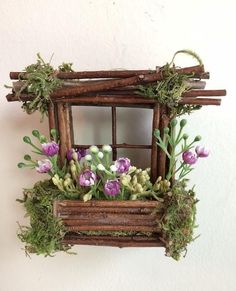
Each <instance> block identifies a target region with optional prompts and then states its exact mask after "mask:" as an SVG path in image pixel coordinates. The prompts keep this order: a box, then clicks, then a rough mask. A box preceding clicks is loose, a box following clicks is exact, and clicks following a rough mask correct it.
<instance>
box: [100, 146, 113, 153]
mask: <svg viewBox="0 0 236 291" xmlns="http://www.w3.org/2000/svg"><path fill="white" fill-rule="evenodd" d="M102 150H103V151H104V153H110V152H111V151H112V147H111V146H110V145H104V146H103V147H102Z"/></svg>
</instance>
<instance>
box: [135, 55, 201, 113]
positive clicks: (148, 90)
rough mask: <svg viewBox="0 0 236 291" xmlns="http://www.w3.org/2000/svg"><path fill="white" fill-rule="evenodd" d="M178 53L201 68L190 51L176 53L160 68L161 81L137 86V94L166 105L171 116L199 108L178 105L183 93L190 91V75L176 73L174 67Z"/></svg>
mask: <svg viewBox="0 0 236 291" xmlns="http://www.w3.org/2000/svg"><path fill="white" fill-rule="evenodd" d="M180 53H183V54H186V55H189V56H192V57H193V58H194V59H195V60H197V62H198V63H199V65H200V66H203V63H202V60H201V58H200V57H199V56H198V55H197V54H196V53H195V52H193V51H191V50H180V51H177V52H176V53H175V54H174V56H173V58H172V60H171V62H170V63H167V64H166V65H164V66H163V67H162V68H161V73H162V76H163V80H161V81H157V82H156V84H151V85H139V86H138V89H139V91H138V93H139V94H140V95H143V96H145V97H147V98H152V99H157V100H158V101H159V102H160V103H161V104H166V105H167V106H168V107H169V108H170V109H171V111H172V115H182V114H185V113H188V114H190V113H191V112H192V111H194V110H198V109H200V108H201V106H199V105H191V106H189V105H182V104H178V102H179V101H180V100H181V98H182V95H183V93H185V92H187V91H189V90H190V87H189V84H188V81H189V78H191V75H189V74H186V73H181V74H180V73H178V72H177V71H176V67H175V65H174V60H175V58H176V56H177V55H178V54H180Z"/></svg>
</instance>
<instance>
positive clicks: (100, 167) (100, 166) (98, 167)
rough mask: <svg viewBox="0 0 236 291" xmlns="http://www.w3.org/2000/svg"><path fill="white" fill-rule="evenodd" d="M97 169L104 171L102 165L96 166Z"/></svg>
mask: <svg viewBox="0 0 236 291" xmlns="http://www.w3.org/2000/svg"><path fill="white" fill-rule="evenodd" d="M97 169H98V170H99V171H105V167H104V166H103V165H102V164H98V165H97Z"/></svg>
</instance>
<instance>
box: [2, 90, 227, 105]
mask: <svg viewBox="0 0 236 291" xmlns="http://www.w3.org/2000/svg"><path fill="white" fill-rule="evenodd" d="M211 91H214V90H211ZM217 91H219V90H217ZM221 91H224V90H221ZM190 92H192V91H189V92H188V93H189V94H187V93H186V94H185V97H183V98H182V99H181V100H180V101H179V103H180V104H199V105H220V99H209V98H205V99H204V98H195V99H194V98H193V97H190V96H191V95H196V93H190ZM202 94H203V93H202ZM210 94H211V95H210V96H213V94H215V93H210ZM222 94H223V93H222ZM187 96H189V97H187ZM205 96H208V95H206V94H205ZM6 98H7V100H8V101H9V102H12V101H16V100H17V101H19V100H18V98H17V97H16V96H15V95H14V94H8V95H7V96H6ZM20 99H21V100H22V101H29V100H33V96H32V95H28V94H21V95H20ZM204 100H205V101H204ZM54 102H61V103H71V104H72V105H76V104H77V105H78V104H79V105H91V106H112V105H113V106H121V107H129V106H136V107H144V108H146V107H147V108H151V107H152V106H154V105H155V104H156V103H157V100H155V99H148V98H146V97H142V96H138V95H134V96H133V95H132V96H131V95H130V96H127V95H105V96H104V95H103V96H79V97H71V98H63V99H55V100H54Z"/></svg>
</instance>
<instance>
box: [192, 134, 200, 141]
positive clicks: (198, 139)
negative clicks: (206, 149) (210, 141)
mask: <svg viewBox="0 0 236 291" xmlns="http://www.w3.org/2000/svg"><path fill="white" fill-rule="evenodd" d="M201 139H202V137H201V136H200V135H197V136H196V137H195V139H194V141H200V140H201Z"/></svg>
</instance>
